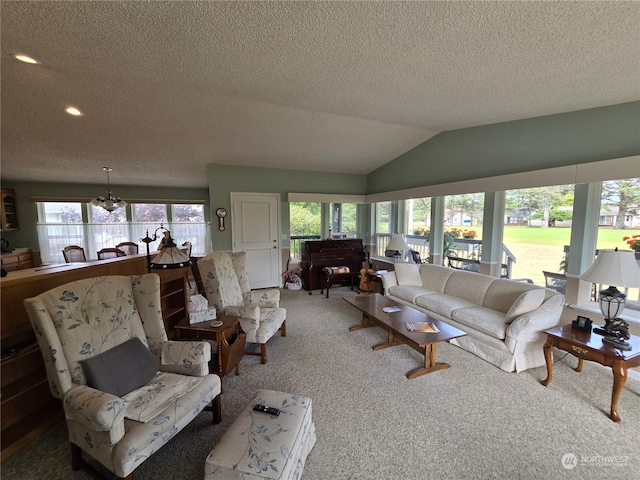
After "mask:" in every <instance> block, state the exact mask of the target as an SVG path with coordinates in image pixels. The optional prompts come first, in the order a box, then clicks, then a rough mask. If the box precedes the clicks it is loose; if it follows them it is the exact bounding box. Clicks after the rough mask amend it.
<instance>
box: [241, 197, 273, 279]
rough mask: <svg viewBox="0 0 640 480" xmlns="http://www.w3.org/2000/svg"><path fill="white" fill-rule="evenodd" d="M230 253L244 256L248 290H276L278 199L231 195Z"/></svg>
mask: <svg viewBox="0 0 640 480" xmlns="http://www.w3.org/2000/svg"><path fill="white" fill-rule="evenodd" d="M231 208H232V223H231V238H232V242H233V251H234V252H240V251H243V250H244V251H245V252H247V273H248V275H249V284H250V285H251V288H252V289H255V288H268V287H279V286H280V276H281V274H282V272H281V271H280V270H281V267H280V195H279V194H272V193H234V192H232V193H231Z"/></svg>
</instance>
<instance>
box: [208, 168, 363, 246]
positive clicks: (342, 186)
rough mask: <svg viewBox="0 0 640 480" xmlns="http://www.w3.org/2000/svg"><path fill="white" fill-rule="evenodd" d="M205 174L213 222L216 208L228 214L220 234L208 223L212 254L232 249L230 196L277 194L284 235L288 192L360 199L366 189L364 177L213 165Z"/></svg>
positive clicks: (287, 214) (286, 229)
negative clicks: (341, 195) (345, 195)
mask: <svg viewBox="0 0 640 480" xmlns="http://www.w3.org/2000/svg"><path fill="white" fill-rule="evenodd" d="M208 172H209V197H210V208H211V218H212V219H214V220H216V219H217V217H216V215H215V210H216V209H217V208H220V207H222V208H225V209H226V210H227V212H229V215H227V218H226V220H225V230H224V232H220V231H219V230H218V228H217V222H216V221H212V222H211V238H212V242H213V250H231V247H232V245H231V218H230V217H231V214H230V212H231V199H230V193H231V192H259V193H279V194H280V200H281V204H280V222H281V226H282V233H283V234H287V235H288V234H289V203H288V202H287V195H288V194H289V193H290V192H296V193H340V194H352V195H364V194H365V193H366V187H367V178H366V176H365V175H354V174H341V173H340V174H339V173H327V172H310V171H303V170H285V169H276V168H256V167H238V166H232V165H214V164H210V165H209V169H208Z"/></svg>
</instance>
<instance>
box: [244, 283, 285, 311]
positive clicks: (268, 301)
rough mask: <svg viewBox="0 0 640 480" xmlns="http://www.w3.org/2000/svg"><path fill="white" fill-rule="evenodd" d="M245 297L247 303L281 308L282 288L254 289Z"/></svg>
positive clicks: (262, 306)
mask: <svg viewBox="0 0 640 480" xmlns="http://www.w3.org/2000/svg"><path fill="white" fill-rule="evenodd" d="M245 297H246V298H245V303H247V304H256V305H258V306H259V307H261V308H280V290H278V289H277V288H266V289H264V290H252V291H250V292H248V293H247V294H245Z"/></svg>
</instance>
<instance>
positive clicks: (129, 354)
mask: <svg viewBox="0 0 640 480" xmlns="http://www.w3.org/2000/svg"><path fill="white" fill-rule="evenodd" d="M80 363H81V365H82V370H83V372H84V375H85V377H86V379H87V385H88V386H90V387H92V388H95V389H96V390H100V391H102V392H107V393H111V394H112V395H115V396H117V397H121V396H123V395H125V394H127V393H129V392H131V391H133V390H135V389H137V388H140V387H142V386H143V385H146V384H147V383H148V382H149V381H150V380H151V379H152V378H153V377H154V376H155V375H156V372H157V371H158V359H157V358H156V357H155V355H153V353H151V352H150V351H149V349H148V348H147V347H146V346H145V345H144V344H143V343H142V342H141V341H140V339H139V338H138V337H133V338H132V339H131V340H127V341H126V342H124V343H121V344H120V345H116V346H115V347H113V348H110V349H109V350H107V351H105V352H102V353H100V354H98V355H95V356H93V357H91V358H88V359H86V360H83V361H82V362H80Z"/></svg>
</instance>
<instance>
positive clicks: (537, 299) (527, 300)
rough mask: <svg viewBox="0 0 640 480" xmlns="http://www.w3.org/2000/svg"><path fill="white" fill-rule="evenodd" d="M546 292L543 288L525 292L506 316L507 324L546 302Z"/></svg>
mask: <svg viewBox="0 0 640 480" xmlns="http://www.w3.org/2000/svg"><path fill="white" fill-rule="evenodd" d="M544 297H545V291H544V289H543V288H536V289H535V290H529V291H527V292H524V293H523V294H522V295H520V296H519V297H518V299H517V300H516V301H515V302H514V303H513V305H512V306H511V308H510V309H509V311H508V312H507V314H506V316H505V321H506V322H507V323H510V322H512V321H513V320H515V319H516V318H518V317H519V316H520V315H524V314H525V313H529V312H531V311H533V310H535V309H536V308H538V307H539V306H540V305H542V302H544Z"/></svg>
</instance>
